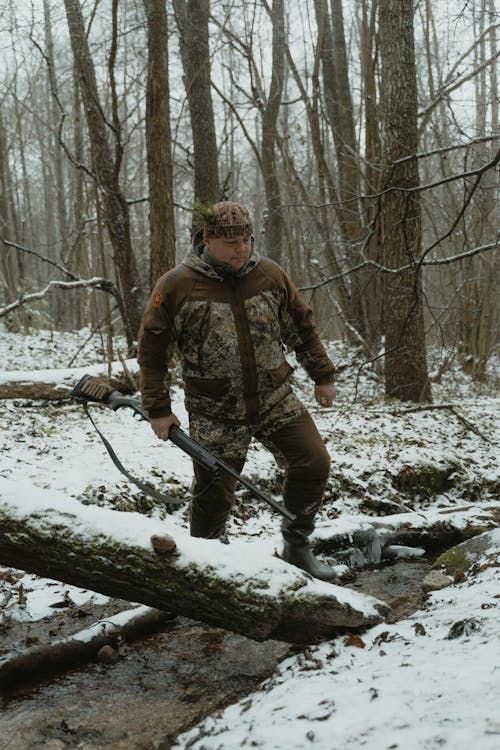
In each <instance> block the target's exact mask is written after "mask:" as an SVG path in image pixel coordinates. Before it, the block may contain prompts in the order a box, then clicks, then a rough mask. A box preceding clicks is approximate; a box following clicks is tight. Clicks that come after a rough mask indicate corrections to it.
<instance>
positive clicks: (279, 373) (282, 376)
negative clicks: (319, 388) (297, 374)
mask: <svg viewBox="0 0 500 750" xmlns="http://www.w3.org/2000/svg"><path fill="white" fill-rule="evenodd" d="M293 369H294V368H293V367H292V366H291V364H289V363H288V362H287V361H286V360H285V361H284V362H282V363H281V364H280V366H279V367H275V369H274V370H268V372H269V375H270V378H271V382H272V384H273V385H281V384H282V383H284V382H285V381H286V380H289V379H290V377H291V375H292V373H293Z"/></svg>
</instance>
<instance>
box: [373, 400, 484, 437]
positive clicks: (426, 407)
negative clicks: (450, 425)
mask: <svg viewBox="0 0 500 750" xmlns="http://www.w3.org/2000/svg"><path fill="white" fill-rule="evenodd" d="M435 409H444V410H447V411H450V412H451V413H452V414H453V416H454V417H456V418H457V419H458V421H459V422H461V423H462V424H463V425H464V426H465V427H466V428H467V429H468V430H470V431H471V432H474V433H475V434H476V435H478V436H479V437H480V438H482V439H483V440H485V441H486V442H487V443H490V445H493V444H494V441H493V440H490V438H489V437H488V436H487V435H485V434H484V433H483V432H481V430H479V429H478V428H477V427H476V426H475V425H474V424H472V422H470V421H469V420H468V419H466V418H465V417H463V416H462V415H461V414H459V413H458V412H457V410H456V407H455V405H454V404H419V405H418V406H411V407H409V408H408V409H395V410H392V411H389V412H388V413H389V414H391V415H392V416H393V417H401V416H403V415H405V414H413V413H415V412H418V411H431V410H435ZM370 413H371V414H387V412H386V411H370Z"/></svg>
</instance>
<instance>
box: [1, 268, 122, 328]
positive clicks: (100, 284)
mask: <svg viewBox="0 0 500 750" xmlns="http://www.w3.org/2000/svg"><path fill="white" fill-rule="evenodd" d="M85 287H93V288H95V289H101V290H102V291H103V292H109V293H110V294H112V295H113V296H114V297H116V298H118V297H119V295H118V290H117V289H116V287H115V285H114V284H113V282H112V281H110V280H109V279H103V278H98V277H96V278H94V279H78V280H77V281H58V280H53V281H49V283H48V284H47V285H46V286H45V288H44V289H41V290H40V291H39V292H31V293H30V294H23V295H22V296H21V297H19V299H17V300H15V301H14V302H11V303H10V304H8V305H5V307H0V318H3V317H4V316H5V315H8V314H9V313H11V312H14V310H17V309H18V308H19V307H21V306H22V305H25V304H27V303H28V302H34V301H36V300H40V299H43V298H44V297H46V296H47V294H48V293H49V292H50V291H52V290H53V289H82V288H85Z"/></svg>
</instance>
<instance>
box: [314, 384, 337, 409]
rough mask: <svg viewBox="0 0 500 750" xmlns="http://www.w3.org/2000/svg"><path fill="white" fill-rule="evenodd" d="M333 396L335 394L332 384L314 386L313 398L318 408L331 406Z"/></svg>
mask: <svg viewBox="0 0 500 750" xmlns="http://www.w3.org/2000/svg"><path fill="white" fill-rule="evenodd" d="M335 395H336V392H335V386H334V385H333V383H325V384H324V385H315V386H314V398H315V399H316V401H317V402H318V404H319V405H320V406H324V407H327V406H333V401H334V399H335Z"/></svg>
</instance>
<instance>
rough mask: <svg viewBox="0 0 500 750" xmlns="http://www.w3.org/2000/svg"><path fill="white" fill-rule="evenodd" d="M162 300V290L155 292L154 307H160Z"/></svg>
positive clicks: (152, 300)
mask: <svg viewBox="0 0 500 750" xmlns="http://www.w3.org/2000/svg"><path fill="white" fill-rule="evenodd" d="M161 301H162V296H161V292H155V293H154V294H153V296H152V298H151V304H152V305H153V307H160V305H161Z"/></svg>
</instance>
